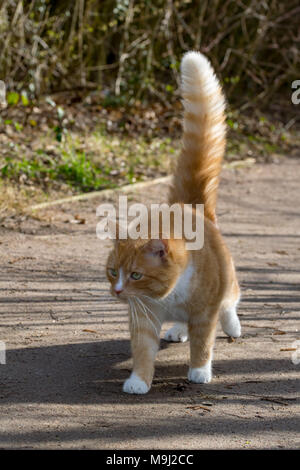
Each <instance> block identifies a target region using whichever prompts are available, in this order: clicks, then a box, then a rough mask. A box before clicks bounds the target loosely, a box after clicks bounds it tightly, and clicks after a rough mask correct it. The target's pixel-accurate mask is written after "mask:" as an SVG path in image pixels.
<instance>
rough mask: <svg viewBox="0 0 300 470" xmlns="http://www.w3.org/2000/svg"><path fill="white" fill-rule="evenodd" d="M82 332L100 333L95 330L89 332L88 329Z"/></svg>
mask: <svg viewBox="0 0 300 470" xmlns="http://www.w3.org/2000/svg"><path fill="white" fill-rule="evenodd" d="M82 331H84V332H85V333H98V332H97V331H95V330H88V329H87V328H85V329H84V330H82Z"/></svg>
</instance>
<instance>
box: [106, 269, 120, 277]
mask: <svg viewBox="0 0 300 470" xmlns="http://www.w3.org/2000/svg"><path fill="white" fill-rule="evenodd" d="M108 272H109V274H110V275H111V276H112V277H117V274H118V272H117V270H116V269H112V268H109V270H108Z"/></svg>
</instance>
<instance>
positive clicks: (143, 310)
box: [136, 297, 160, 336]
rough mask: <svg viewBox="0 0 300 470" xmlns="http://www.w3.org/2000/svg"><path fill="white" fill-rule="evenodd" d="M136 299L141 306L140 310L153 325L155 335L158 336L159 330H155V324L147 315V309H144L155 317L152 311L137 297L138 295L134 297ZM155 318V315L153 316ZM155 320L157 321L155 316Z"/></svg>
mask: <svg viewBox="0 0 300 470" xmlns="http://www.w3.org/2000/svg"><path fill="white" fill-rule="evenodd" d="M136 300H137V302H138V303H139V305H140V307H141V309H142V310H141V311H142V313H143V314H144V315H145V317H146V318H147V320H148V321H149V323H150V324H151V325H152V326H153V328H154V330H155V332H156V334H157V336H159V332H158V330H157V327H156V326H155V324H154V323H153V321H152V320H151V318H150V317H149V315H147V311H146V308H147V310H148V311H149V313H151V315H153V317H155V315H154V313H153V312H152V311H151V310H150V309H149V307H147V305H145V304H144V303H143V302H142V300H141V299H139V298H138V297H136ZM155 318H156V317H155ZM156 320H157V321H158V322H159V320H158V318H156ZM159 323H160V322H159Z"/></svg>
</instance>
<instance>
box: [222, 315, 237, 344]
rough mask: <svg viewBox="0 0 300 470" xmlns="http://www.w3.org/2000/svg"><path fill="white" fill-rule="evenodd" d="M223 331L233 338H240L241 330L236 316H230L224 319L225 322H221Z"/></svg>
mask: <svg viewBox="0 0 300 470" xmlns="http://www.w3.org/2000/svg"><path fill="white" fill-rule="evenodd" d="M222 327H223V331H224V333H225V334H226V335H228V336H232V337H233V338H238V337H239V336H241V333H242V329H241V324H240V320H239V318H238V316H237V315H236V314H235V315H231V316H230V317H229V318H226V321H224V320H223V322H222Z"/></svg>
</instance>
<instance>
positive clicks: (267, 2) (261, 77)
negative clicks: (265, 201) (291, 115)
mask: <svg viewBox="0 0 300 470" xmlns="http://www.w3.org/2000/svg"><path fill="white" fill-rule="evenodd" d="M299 18H300V6H299V2H298V0H288V1H282V0H262V1H259V0H243V1H242V0H210V1H209V0H51V1H50V0H31V1H27V0H2V1H0V79H1V80H3V81H5V83H6V85H7V89H8V90H14V91H19V92H20V91H21V90H25V91H26V94H27V95H28V96H29V97H31V98H33V97H34V98H37V97H39V96H40V95H41V94H45V93H53V92H57V91H63V90H70V89H72V90H74V89H83V90H87V89H96V90H99V91H100V92H101V93H102V97H103V99H104V100H105V102H106V103H107V104H109V105H113V104H116V105H119V104H123V103H129V104H133V103H134V101H135V100H140V99H143V100H146V101H147V100H150V99H153V97H155V99H157V100H160V101H162V102H163V103H164V105H165V106H167V107H168V106H170V101H172V98H173V97H177V95H178V85H179V64H180V59H181V57H182V54H183V53H184V52H185V51H188V50H190V49H196V50H201V51H202V52H203V53H204V54H206V55H207V56H208V57H209V58H210V60H211V61H212V63H213V66H214V67H215V69H216V71H217V74H218V75H219V76H220V77H221V78H222V81H223V84H224V86H225V91H226V96H227V98H228V100H229V101H230V103H232V104H234V105H238V106H241V107H244V108H247V107H253V106H257V105H259V106H260V107H264V106H269V105H270V100H272V101H274V102H275V100H276V96H279V95H280V96H282V95H284V94H290V86H291V82H292V80H294V79H295V77H297V76H298V75H299V40H300V34H299ZM273 104H275V103H273Z"/></svg>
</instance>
